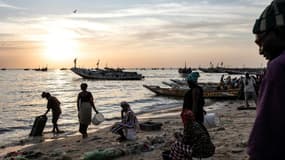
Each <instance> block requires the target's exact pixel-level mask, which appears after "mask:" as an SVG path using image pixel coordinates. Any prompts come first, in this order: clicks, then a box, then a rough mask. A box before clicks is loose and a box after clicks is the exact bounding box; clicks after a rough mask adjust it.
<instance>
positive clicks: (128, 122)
mask: <svg viewBox="0 0 285 160" xmlns="http://www.w3.org/2000/svg"><path fill="white" fill-rule="evenodd" d="M121 107H122V110H121V119H122V120H121V122H117V123H115V124H114V125H113V126H112V128H111V131H112V132H113V133H115V134H119V135H120V137H119V138H118V139H117V140H118V141H120V142H122V141H125V140H127V135H126V133H127V131H128V130H130V129H133V130H136V128H137V126H138V119H137V117H136V115H135V113H134V112H133V111H132V109H131V108H130V105H129V103H127V102H125V101H123V102H121ZM134 134H135V132H134Z"/></svg>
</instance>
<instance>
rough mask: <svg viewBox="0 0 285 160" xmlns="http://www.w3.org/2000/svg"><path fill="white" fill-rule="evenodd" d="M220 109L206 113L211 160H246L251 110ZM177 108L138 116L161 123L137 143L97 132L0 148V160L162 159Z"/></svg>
mask: <svg viewBox="0 0 285 160" xmlns="http://www.w3.org/2000/svg"><path fill="white" fill-rule="evenodd" d="M221 104H223V105H224V106H220V107H221V109H218V110H213V111H210V112H214V113H216V115H218V117H219V119H220V124H219V126H218V127H215V128H210V129H208V131H209V133H210V135H211V138H212V141H213V143H214V144H215V146H216V153H215V155H214V158H213V159H214V160H229V159H230V160H245V159H247V158H248V157H247V154H246V146H247V140H248V136H249V133H250V130H251V128H252V124H253V122H254V119H255V115H256V111H255V110H242V111H240V110H237V107H239V106H242V105H243V101H240V100H232V101H225V102H223V103H221ZM180 111H181V106H177V108H175V109H167V110H161V111H157V112H152V113H146V114H142V115H139V116H138V118H139V121H140V122H144V121H153V122H161V123H162V124H163V126H162V129H161V130H159V131H141V130H140V131H138V133H137V140H135V141H126V142H122V143H119V142H117V141H116V138H117V135H114V134H112V133H111V132H110V131H109V128H108V127H107V128H104V129H100V130H98V131H96V132H93V133H89V137H88V138H87V139H84V140H82V139H81V136H80V135H75V136H55V137H54V138H52V139H38V140H37V143H35V144H30V143H27V142H22V144H19V145H16V146H11V147H2V148H1V149H0V157H1V159H4V158H3V157H4V156H5V155H6V154H7V153H9V152H12V151H19V153H23V152H29V151H33V154H34V156H37V158H36V159H42V160H53V159H54V160H55V159H65V160H68V159H69V160H70V159H73V160H78V159H83V157H84V154H85V153H86V152H90V151H94V150H96V149H106V148H118V149H121V150H129V148H132V149H133V150H132V151H131V152H128V153H129V154H126V155H123V156H120V157H118V158H117V159H119V160H130V159H133V160H135V159H136V160H137V159H140V160H143V159H145V160H146V159H153V160H159V159H162V156H161V153H162V152H163V151H164V150H167V149H169V146H170V144H171V143H172V142H173V141H174V137H173V133H174V132H176V131H182V130H183V126H182V123H181V120H180V116H179V114H180Z"/></svg>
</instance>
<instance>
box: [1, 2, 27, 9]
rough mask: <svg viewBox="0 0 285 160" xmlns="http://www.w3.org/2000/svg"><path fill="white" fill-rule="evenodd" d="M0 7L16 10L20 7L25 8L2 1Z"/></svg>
mask: <svg viewBox="0 0 285 160" xmlns="http://www.w3.org/2000/svg"><path fill="white" fill-rule="evenodd" d="M0 8H6V9H16V10H22V9H25V8H22V7H17V6H13V5H9V4H7V3H4V2H1V1H0Z"/></svg>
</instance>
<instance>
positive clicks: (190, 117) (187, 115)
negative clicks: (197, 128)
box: [181, 109, 195, 125]
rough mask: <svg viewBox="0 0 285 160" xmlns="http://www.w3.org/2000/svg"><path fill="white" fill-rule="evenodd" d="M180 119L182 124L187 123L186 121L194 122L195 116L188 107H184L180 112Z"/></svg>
mask: <svg viewBox="0 0 285 160" xmlns="http://www.w3.org/2000/svg"><path fill="white" fill-rule="evenodd" d="M181 119H182V122H183V124H184V125H185V124H187V123H188V122H194V121H195V116H194V114H193V112H192V111H191V110H190V109H184V110H183V111H182V113H181Z"/></svg>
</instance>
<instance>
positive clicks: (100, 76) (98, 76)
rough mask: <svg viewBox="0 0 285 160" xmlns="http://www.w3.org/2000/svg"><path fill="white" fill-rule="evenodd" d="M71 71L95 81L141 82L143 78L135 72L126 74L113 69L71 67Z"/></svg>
mask: <svg viewBox="0 0 285 160" xmlns="http://www.w3.org/2000/svg"><path fill="white" fill-rule="evenodd" d="M71 71H72V72H74V73H75V74H77V75H79V76H81V77H83V78H86V79H95V80H141V79H143V78H144V76H142V75H141V74H138V73H137V72H126V71H123V70H121V69H113V68H104V69H99V68H96V69H86V68H77V67H73V68H71Z"/></svg>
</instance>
